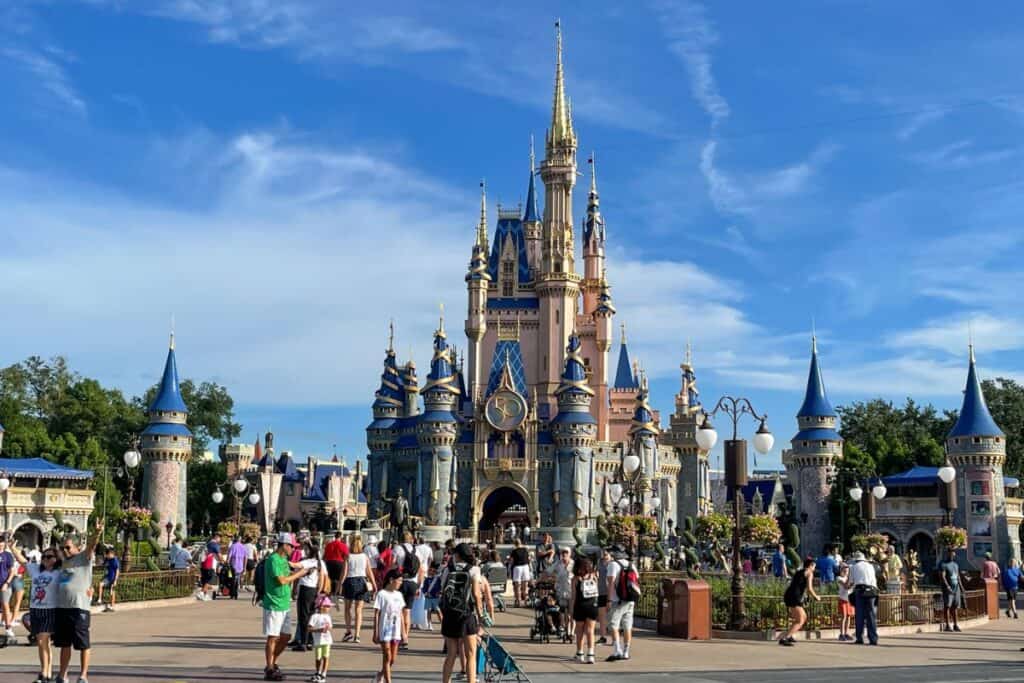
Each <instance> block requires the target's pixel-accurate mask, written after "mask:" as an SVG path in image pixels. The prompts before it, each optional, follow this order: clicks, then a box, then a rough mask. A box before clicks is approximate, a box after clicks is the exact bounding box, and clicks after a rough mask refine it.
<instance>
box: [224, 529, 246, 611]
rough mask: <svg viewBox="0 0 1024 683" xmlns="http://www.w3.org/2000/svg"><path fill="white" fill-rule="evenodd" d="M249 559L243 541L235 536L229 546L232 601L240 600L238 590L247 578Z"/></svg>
mask: <svg viewBox="0 0 1024 683" xmlns="http://www.w3.org/2000/svg"><path fill="white" fill-rule="evenodd" d="M248 559H249V551H248V550H246V549H245V544H244V543H242V539H241V538H239V537H238V536H235V538H234V540H232V541H231V545H230V546H228V565H230V567H231V574H232V576H231V583H230V584H229V588H230V591H229V594H230V595H231V599H232V600H237V599H238V590H239V588H240V587H241V585H242V581H243V578H244V576H245V567H246V562H247V561H248Z"/></svg>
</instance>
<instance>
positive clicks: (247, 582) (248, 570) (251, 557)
mask: <svg viewBox="0 0 1024 683" xmlns="http://www.w3.org/2000/svg"><path fill="white" fill-rule="evenodd" d="M243 545H244V546H245V575H244V577H243V578H242V586H243V588H244V587H248V589H249V590H252V585H253V579H254V575H253V572H254V571H256V564H257V563H258V562H259V553H260V551H259V547H258V546H257V545H256V544H255V543H253V541H252V537H251V536H246V537H245V542H244V543H243Z"/></svg>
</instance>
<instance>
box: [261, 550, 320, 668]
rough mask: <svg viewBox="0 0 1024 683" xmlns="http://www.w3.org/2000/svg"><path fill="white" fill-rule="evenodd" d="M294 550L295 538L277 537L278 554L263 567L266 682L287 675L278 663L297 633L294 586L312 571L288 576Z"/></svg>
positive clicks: (274, 554)
mask: <svg viewBox="0 0 1024 683" xmlns="http://www.w3.org/2000/svg"><path fill="white" fill-rule="evenodd" d="M294 548H295V538H294V537H293V536H292V535H291V534H290V533H287V532H282V533H279V534H278V535H277V550H275V551H274V552H273V553H271V554H270V555H268V556H267V559H266V561H265V564H264V565H263V586H264V589H263V590H264V593H263V635H265V636H266V637H267V643H266V648H265V655H266V660H267V661H266V667H264V669H263V680H265V681H283V680H284V674H283V673H281V669H280V667H278V665H277V659H278V657H280V656H281V653H282V652H284V650H285V648H286V647H288V641H289V640H291V636H292V632H293V630H294V628H293V625H292V615H291V612H290V611H289V610H290V609H291V606H292V589H291V584H293V583H295V582H296V581H298V580H299V579H301V578H302V577H303V576H305V575H306V574H308V573H309V571H310V569H299V570H298V571H296V572H292V573H289V572H290V571H291V566H290V565H289V563H288V556H289V555H291V554H292V550H294Z"/></svg>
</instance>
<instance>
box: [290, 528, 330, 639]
mask: <svg viewBox="0 0 1024 683" xmlns="http://www.w3.org/2000/svg"><path fill="white" fill-rule="evenodd" d="M303 555H304V557H303V559H302V560H301V561H300V562H299V563H298V564H299V566H298V567H296V569H299V568H302V569H308V570H310V571H309V573H308V574H306V575H305V576H303V577H302V578H301V579H299V581H298V583H299V594H298V597H297V598H296V600H295V608H296V610H297V611H298V624H297V625H296V628H295V640H294V641H292V649H293V650H296V651H298V652H305V651H308V650H312V649H313V636H312V634H310V632H309V618H310V617H311V616H312V615H313V610H314V604H315V603H316V596H317V595H319V594H320V593H324V592H325V591H324V584H325V583H326V582H327V566H326V565H325V564H324V561H323V560H321V559H320V546H318V545H317V544H316V543H314V542H309V543H306V545H305V547H304V548H303Z"/></svg>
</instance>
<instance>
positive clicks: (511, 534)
mask: <svg viewBox="0 0 1024 683" xmlns="http://www.w3.org/2000/svg"><path fill="white" fill-rule="evenodd" d="M507 532H508V540H509V543H515V542H516V534H517V533H518V530H517V529H516V523H515V521H511V522H509V523H508V529H507Z"/></svg>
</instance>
